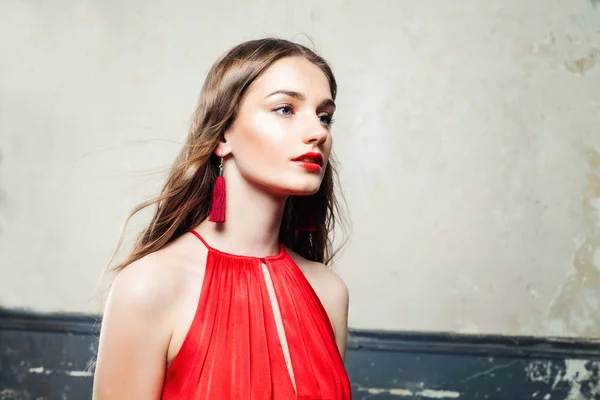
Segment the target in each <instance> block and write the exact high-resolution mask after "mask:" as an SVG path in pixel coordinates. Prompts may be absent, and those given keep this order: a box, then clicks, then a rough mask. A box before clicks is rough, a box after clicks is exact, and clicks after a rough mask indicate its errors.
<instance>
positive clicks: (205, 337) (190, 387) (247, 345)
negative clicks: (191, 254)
mask: <svg viewBox="0 0 600 400" xmlns="http://www.w3.org/2000/svg"><path fill="white" fill-rule="evenodd" d="M190 232H191V233H193V234H194V235H195V236H196V237H197V238H198V239H200V241H201V242H202V243H204V245H205V246H206V247H207V249H208V256H207V260H206V270H205V273H204V281H203V284H202V289H201V292H200V298H199V301H198V307H197V310H196V314H195V316H194V319H193V322H192V324H191V326H190V328H189V331H188V332H187V335H186V337H185V339H184V341H183V344H182V346H181V349H180V351H179V353H178V354H177V355H176V356H175V359H174V360H173V362H172V363H171V364H170V365H169V367H168V368H167V371H166V375H165V383H164V388H163V393H162V399H164V400H173V399H186V400H188V399H189V400H204V399H219V400H229V399H231V400H273V399H275V400H287V399H290V400H291V399H298V400H308V399H310V400H347V399H351V388H350V381H349V378H348V375H347V373H346V369H345V367H344V363H343V360H342V357H341V356H340V353H339V351H338V348H337V346H336V342H335V335H334V331H333V328H332V325H331V322H330V320H329V318H328V316H327V313H326V311H325V309H324V307H323V305H322V304H321V302H320V300H319V298H318V297H317V294H316V293H315V292H314V290H313V289H312V286H311V285H310V283H309V282H308V281H307V279H306V278H305V276H304V274H303V273H302V271H301V270H300V268H299V267H298V266H297V265H296V263H295V262H294V261H293V259H292V258H291V256H290V255H289V254H288V253H287V252H286V250H285V248H284V247H283V246H281V245H280V249H279V254H277V255H274V256H268V257H262V258H259V257H247V256H240V255H234V254H229V253H225V252H222V251H219V250H217V249H214V248H212V247H211V246H210V245H208V243H206V241H205V240H204V239H203V238H202V237H201V236H200V234H198V232H196V231H194V230H192V231H190ZM267 276H268V277H269V278H270V279H269V280H270V282H272V287H271V286H270V285H268V284H267V280H266V277H267ZM270 289H272V291H271V293H272V295H274V298H275V299H276V304H273V303H275V301H272V298H273V296H272V295H270V294H269V290H270ZM274 306H277V307H278V309H279V314H280V316H281V319H280V320H278V319H277V318H276V314H277V313H276V312H275V310H274ZM278 322H280V323H281V325H280V326H283V334H284V339H285V341H286V342H287V346H285V347H284V346H282V338H281V337H280V335H281V331H278V329H277V323H278ZM285 348H287V350H288V351H287V354H286V352H285V351H284V350H285ZM286 355H289V357H287V356H286ZM286 361H288V362H289V363H288V362H286ZM290 369H291V374H290Z"/></svg>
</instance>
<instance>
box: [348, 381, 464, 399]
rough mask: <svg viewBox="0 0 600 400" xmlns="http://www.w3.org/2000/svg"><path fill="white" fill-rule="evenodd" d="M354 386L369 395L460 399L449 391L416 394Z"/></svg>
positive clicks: (408, 391) (429, 390)
mask: <svg viewBox="0 0 600 400" xmlns="http://www.w3.org/2000/svg"><path fill="white" fill-rule="evenodd" d="M354 386H355V387H356V388H357V389H358V391H360V392H367V393H369V394H370V395H378V394H383V393H385V394H388V395H391V396H399V397H413V396H420V397H425V398H428V399H458V398H459V397H460V393H459V392H455V391H451V390H432V389H423V390H419V391H417V392H413V391H412V390H408V389H396V388H394V389H388V388H375V387H365V386H361V385H358V384H354Z"/></svg>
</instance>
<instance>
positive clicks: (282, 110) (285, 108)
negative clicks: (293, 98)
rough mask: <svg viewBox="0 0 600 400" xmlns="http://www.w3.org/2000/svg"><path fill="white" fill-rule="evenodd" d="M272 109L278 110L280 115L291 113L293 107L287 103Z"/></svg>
mask: <svg viewBox="0 0 600 400" xmlns="http://www.w3.org/2000/svg"><path fill="white" fill-rule="evenodd" d="M273 111H275V112H278V113H279V114H281V115H285V116H288V115H292V112H293V109H292V106H291V105H289V104H284V105H282V106H279V107H276V108H274V109H273Z"/></svg>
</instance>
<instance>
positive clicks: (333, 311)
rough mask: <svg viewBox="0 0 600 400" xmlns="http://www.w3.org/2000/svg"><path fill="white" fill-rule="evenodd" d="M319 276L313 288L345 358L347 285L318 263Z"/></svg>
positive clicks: (347, 305) (347, 304)
mask: <svg viewBox="0 0 600 400" xmlns="http://www.w3.org/2000/svg"><path fill="white" fill-rule="evenodd" d="M318 269H319V274H318V275H319V278H318V279H317V286H318V287H317V288H315V289H316V290H315V291H316V292H317V294H318V295H319V298H320V300H321V303H323V307H324V308H325V311H327V315H328V316H329V320H330V321H331V325H332V326H333V331H334V333H335V341H336V344H337V347H338V350H339V352H340V355H341V356H342V359H343V360H345V357H346V345H347V342H348V307H349V300H350V299H349V297H350V296H349V293H348V287H347V286H346V284H345V283H344V281H343V280H342V278H340V277H339V276H338V275H337V274H336V273H335V272H333V271H331V270H330V269H328V268H327V267H326V266H324V265H323V264H318Z"/></svg>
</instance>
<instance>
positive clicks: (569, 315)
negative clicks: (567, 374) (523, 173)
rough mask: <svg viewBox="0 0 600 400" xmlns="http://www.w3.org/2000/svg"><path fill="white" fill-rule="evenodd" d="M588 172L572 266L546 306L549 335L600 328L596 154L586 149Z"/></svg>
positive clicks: (592, 332) (599, 171)
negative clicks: (579, 237)
mask: <svg viewBox="0 0 600 400" xmlns="http://www.w3.org/2000/svg"><path fill="white" fill-rule="evenodd" d="M587 162H588V165H589V173H588V175H587V185H586V188H585V191H584V193H583V196H582V203H581V206H582V209H583V216H584V223H585V227H586V232H585V236H584V237H583V239H582V240H580V241H579V243H578V245H577V247H576V251H575V255H574V257H573V263H572V269H571V271H569V272H568V273H567V275H566V277H565V280H564V281H563V283H562V284H561V285H560V287H559V288H558V290H557V293H556V294H555V296H554V298H553V300H552V302H551V303H550V306H549V309H548V317H549V322H548V324H547V328H548V330H550V332H547V333H549V334H561V335H564V334H570V335H578V336H589V337H595V336H597V332H598V331H599V330H600V309H599V301H600V300H599V299H600V268H598V266H599V265H600V153H599V152H598V151H596V150H594V149H590V150H588V157H587Z"/></svg>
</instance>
